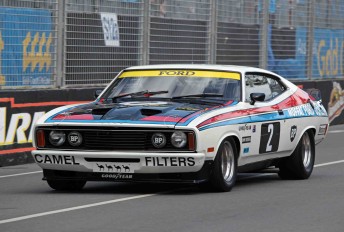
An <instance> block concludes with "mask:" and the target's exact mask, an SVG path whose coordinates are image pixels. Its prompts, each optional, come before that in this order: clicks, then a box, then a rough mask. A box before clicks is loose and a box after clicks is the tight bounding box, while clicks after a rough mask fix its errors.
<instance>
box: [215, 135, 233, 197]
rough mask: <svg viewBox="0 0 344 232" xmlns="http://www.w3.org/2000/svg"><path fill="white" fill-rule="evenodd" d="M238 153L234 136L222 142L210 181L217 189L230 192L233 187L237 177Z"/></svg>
mask: <svg viewBox="0 0 344 232" xmlns="http://www.w3.org/2000/svg"><path fill="white" fill-rule="evenodd" d="M237 154H238V153H237V150H236V146H235V142H234V140H233V139H232V138H228V139H226V140H224V141H223V142H222V143H221V145H220V148H219V150H218V152H217V154H216V157H215V161H214V169H213V172H212V175H211V177H210V183H211V184H212V186H213V187H214V188H215V189H216V190H218V191H222V192H228V191H230V190H231V189H232V188H233V186H234V184H235V181H236V177H237Z"/></svg>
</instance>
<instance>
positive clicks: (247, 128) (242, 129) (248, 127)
mask: <svg viewBox="0 0 344 232" xmlns="http://www.w3.org/2000/svg"><path fill="white" fill-rule="evenodd" d="M251 128H252V126H251V125H246V124H245V125H242V126H239V131H247V130H251Z"/></svg>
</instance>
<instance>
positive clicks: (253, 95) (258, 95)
mask: <svg viewBox="0 0 344 232" xmlns="http://www.w3.org/2000/svg"><path fill="white" fill-rule="evenodd" d="M250 98H251V102H250V104H251V105H254V103H255V102H256V101H260V102H262V101H264V99H265V93H251V94H250Z"/></svg>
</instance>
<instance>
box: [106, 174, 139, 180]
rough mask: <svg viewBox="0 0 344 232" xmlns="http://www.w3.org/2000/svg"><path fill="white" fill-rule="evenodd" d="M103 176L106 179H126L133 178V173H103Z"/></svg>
mask: <svg viewBox="0 0 344 232" xmlns="http://www.w3.org/2000/svg"><path fill="white" fill-rule="evenodd" d="M101 177H102V178H104V179H115V180H125V179H132V178H133V175H131V174H102V175H101Z"/></svg>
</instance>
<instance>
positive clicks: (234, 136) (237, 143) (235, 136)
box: [217, 133, 241, 159]
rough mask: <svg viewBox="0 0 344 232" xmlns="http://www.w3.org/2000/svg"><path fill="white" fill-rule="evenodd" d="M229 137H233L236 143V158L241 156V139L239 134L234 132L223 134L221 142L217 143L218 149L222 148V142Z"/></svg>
mask: <svg viewBox="0 0 344 232" xmlns="http://www.w3.org/2000/svg"><path fill="white" fill-rule="evenodd" d="M228 138H232V139H233V140H234V143H235V148H236V150H237V154H236V158H237V159H239V157H240V151H241V147H240V139H239V136H238V135H236V134H234V133H232V134H226V135H225V136H223V137H222V138H221V139H220V142H219V144H218V145H217V151H218V150H219V149H220V146H221V144H222V142H223V141H225V140H226V139H228Z"/></svg>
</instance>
